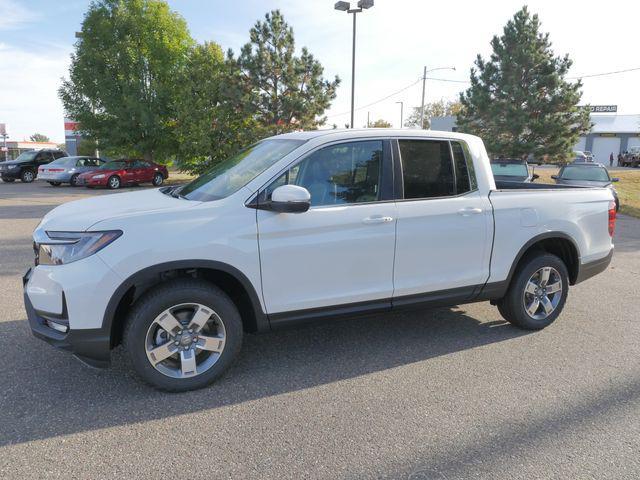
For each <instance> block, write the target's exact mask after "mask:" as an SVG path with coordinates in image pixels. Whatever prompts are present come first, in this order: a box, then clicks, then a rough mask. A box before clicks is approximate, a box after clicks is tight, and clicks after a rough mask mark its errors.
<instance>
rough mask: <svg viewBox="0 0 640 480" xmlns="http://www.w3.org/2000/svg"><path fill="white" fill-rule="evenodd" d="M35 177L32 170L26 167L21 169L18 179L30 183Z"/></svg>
mask: <svg viewBox="0 0 640 480" xmlns="http://www.w3.org/2000/svg"><path fill="white" fill-rule="evenodd" d="M35 178H36V174H35V173H34V171H33V170H31V169H28V168H27V169H25V170H23V171H22V173H21V174H20V180H22V182H23V183H31V182H33V181H34V180H35Z"/></svg>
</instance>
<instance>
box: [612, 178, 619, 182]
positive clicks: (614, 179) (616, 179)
mask: <svg viewBox="0 0 640 480" xmlns="http://www.w3.org/2000/svg"><path fill="white" fill-rule="evenodd" d="M611 181H612V182H619V181H620V179H619V178H618V177H613V178H612V179H611Z"/></svg>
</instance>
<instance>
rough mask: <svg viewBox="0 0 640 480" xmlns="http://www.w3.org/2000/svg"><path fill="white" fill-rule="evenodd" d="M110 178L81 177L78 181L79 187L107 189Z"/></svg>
mask: <svg viewBox="0 0 640 480" xmlns="http://www.w3.org/2000/svg"><path fill="white" fill-rule="evenodd" d="M107 180H108V178H106V177H105V178H98V179H94V178H85V177H83V176H79V177H78V180H77V181H76V184H77V185H83V186H85V187H106V186H107Z"/></svg>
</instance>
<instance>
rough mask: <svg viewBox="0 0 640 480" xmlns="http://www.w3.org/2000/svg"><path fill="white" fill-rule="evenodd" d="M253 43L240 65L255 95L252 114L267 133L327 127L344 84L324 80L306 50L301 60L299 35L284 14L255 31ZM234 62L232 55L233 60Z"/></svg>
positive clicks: (270, 17) (271, 17)
mask: <svg viewBox="0 0 640 480" xmlns="http://www.w3.org/2000/svg"><path fill="white" fill-rule="evenodd" d="M249 35H250V42H249V43H247V44H246V45H244V46H243V47H242V49H241V51H240V55H239V56H238V59H237V64H238V66H239V67H240V69H241V71H242V73H243V75H244V79H245V82H246V83H247V85H248V87H249V88H250V89H251V91H252V92H253V94H254V97H253V99H252V109H253V111H254V112H255V115H256V120H257V121H258V123H259V124H260V125H261V126H263V128H264V132H265V133H268V134H278V133H283V132H288V131H291V130H297V129H313V128H317V127H318V126H319V125H322V124H323V123H324V122H325V121H326V118H325V117H322V114H323V113H324V111H325V110H326V109H327V108H328V107H329V105H330V104H331V100H333V99H334V98H335V96H336V88H337V87H338V85H339V84H340V79H339V78H338V77H335V79H334V80H333V81H328V80H325V79H324V78H323V77H322V74H323V72H324V69H323V67H322V65H321V64H320V62H318V61H317V60H316V59H315V58H314V57H313V55H312V54H311V53H309V51H308V50H307V48H306V47H303V48H302V52H301V55H300V56H296V55H295V41H294V37H293V29H292V28H291V27H290V26H289V25H288V24H287V23H286V22H285V20H284V17H283V16H282V14H281V13H280V11H279V10H274V11H272V12H270V13H267V14H266V15H265V19H264V21H263V22H261V21H258V22H256V24H255V26H254V27H253V28H252V29H251V30H250V32H249ZM231 58H233V57H232V55H231Z"/></svg>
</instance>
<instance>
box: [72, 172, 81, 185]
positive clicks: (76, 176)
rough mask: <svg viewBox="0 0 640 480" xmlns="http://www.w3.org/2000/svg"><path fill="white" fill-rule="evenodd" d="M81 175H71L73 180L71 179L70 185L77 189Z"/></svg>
mask: <svg viewBox="0 0 640 480" xmlns="http://www.w3.org/2000/svg"><path fill="white" fill-rule="evenodd" d="M79 175H80V174H78V173H75V174H73V175H71V178H70V179H69V185H71V186H72V187H77V186H78V183H77V182H78V176H79Z"/></svg>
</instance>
